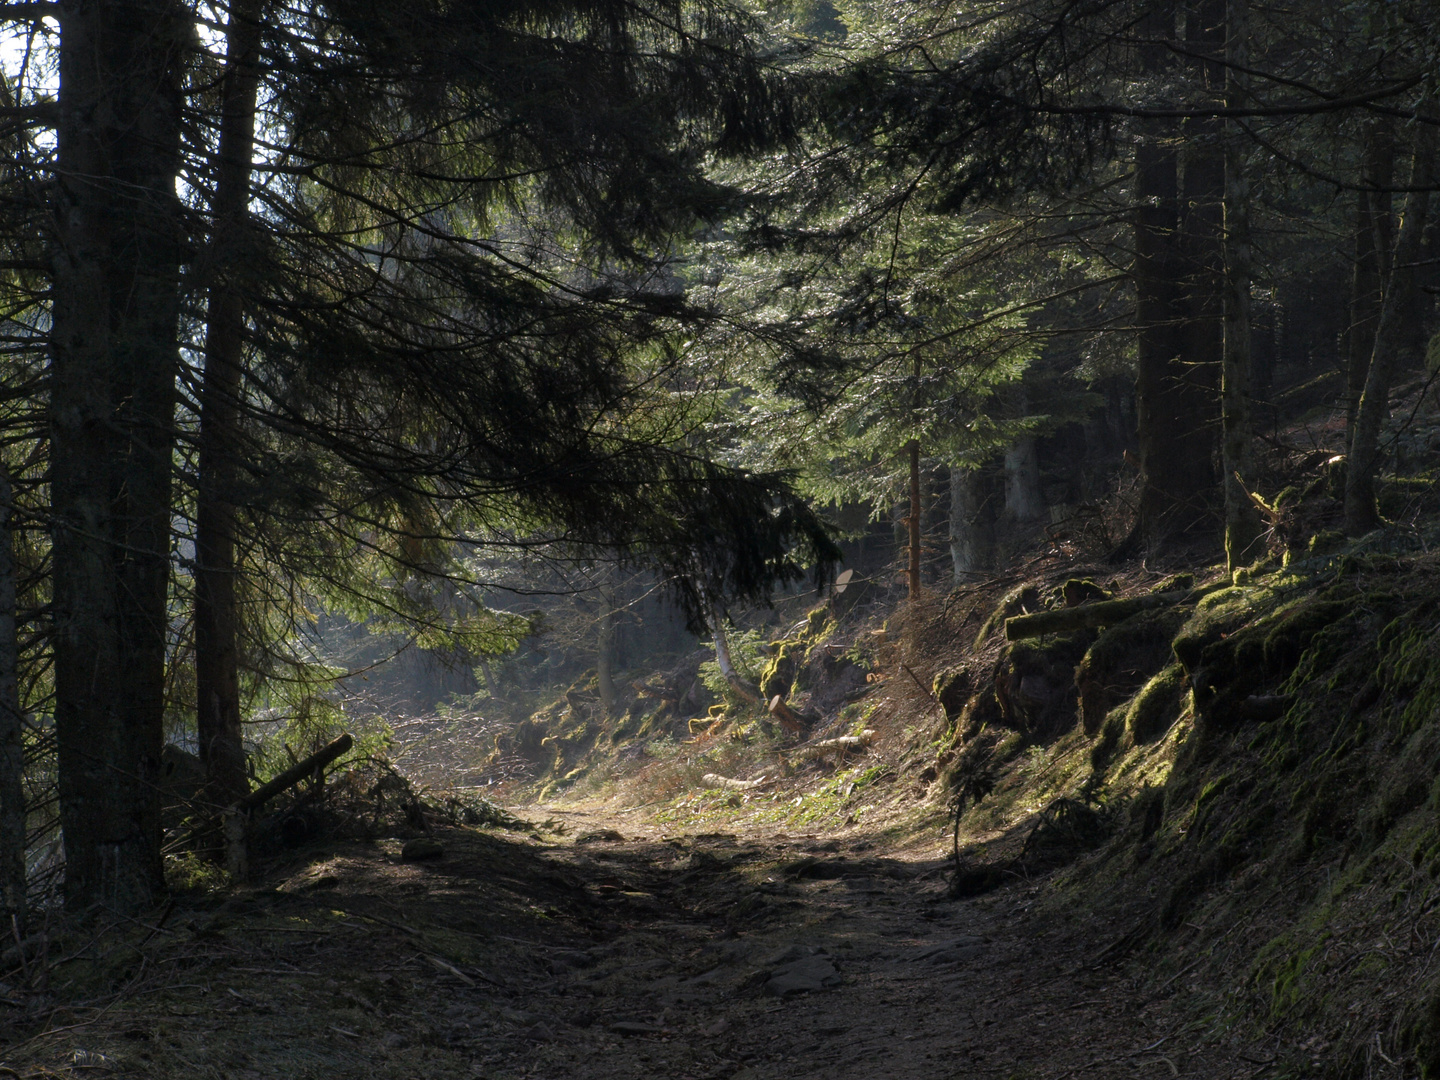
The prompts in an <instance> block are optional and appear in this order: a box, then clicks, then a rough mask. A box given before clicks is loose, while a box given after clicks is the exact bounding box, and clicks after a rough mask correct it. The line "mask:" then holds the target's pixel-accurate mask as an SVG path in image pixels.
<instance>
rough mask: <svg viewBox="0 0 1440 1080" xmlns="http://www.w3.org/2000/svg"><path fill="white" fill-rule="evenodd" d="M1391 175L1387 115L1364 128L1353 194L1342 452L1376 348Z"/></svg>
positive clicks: (1389, 239) (1392, 138)
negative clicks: (1357, 188)
mask: <svg viewBox="0 0 1440 1080" xmlns="http://www.w3.org/2000/svg"><path fill="white" fill-rule="evenodd" d="M1394 178H1395V132H1394V128H1393V125H1392V123H1391V122H1390V121H1389V120H1388V119H1384V120H1377V121H1374V122H1372V123H1371V124H1369V125H1368V126H1367V127H1366V129H1365V151H1364V158H1363V160H1362V163H1361V173H1360V184H1361V187H1360V191H1359V193H1358V194H1357V195H1356V197H1355V203H1356V205H1355V268H1354V271H1353V274H1352V277H1351V281H1350V327H1349V330H1348V332H1347V334H1346V345H1347V353H1348V356H1347V358H1346V359H1347V363H1346V367H1347V379H1346V383H1347V386H1346V400H1345V452H1346V454H1349V453H1350V448H1351V445H1352V444H1353V443H1354V441H1355V420H1356V417H1357V415H1358V413H1359V411H1360V397H1361V395H1362V394H1363V393H1364V392H1365V379H1366V377H1367V376H1368V375H1369V374H1370V357H1371V356H1372V355H1373V354H1374V352H1375V330H1376V327H1377V326H1378V325H1379V323H1380V310H1381V306H1382V304H1383V303H1384V297H1385V276H1386V266H1385V264H1386V263H1387V262H1388V260H1389V256H1390V249H1391V246H1392V245H1393V243H1394V240H1393V236H1392V234H1393V232H1394V229H1393V228H1392V224H1391V219H1390V214H1391V197H1390V193H1389V192H1388V191H1383V190H1381V189H1382V188H1388V187H1390V186H1391V184H1392V183H1393V182H1394Z"/></svg>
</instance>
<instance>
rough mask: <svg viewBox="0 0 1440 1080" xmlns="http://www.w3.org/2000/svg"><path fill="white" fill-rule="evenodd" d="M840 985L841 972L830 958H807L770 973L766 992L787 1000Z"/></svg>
mask: <svg viewBox="0 0 1440 1080" xmlns="http://www.w3.org/2000/svg"><path fill="white" fill-rule="evenodd" d="M838 985H840V972H838V971H837V970H836V969H835V965H834V964H832V963H831V962H830V958H829V957H828V956H807V957H805V958H804V959H803V960H792V961H791V962H790V963H788V964H784V965H782V966H781V967H778V968H776V969H775V970H774V971H772V972H771V973H770V978H769V980H768V981H767V982H766V983H765V992H766V993H767V994H770V995H772V996H774V997H779V998H785V997H790V996H791V995H792V994H805V993H810V992H812V991H817V990H828V989H830V988H831V987H832V986H838Z"/></svg>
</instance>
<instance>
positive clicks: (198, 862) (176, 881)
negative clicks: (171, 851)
mask: <svg viewBox="0 0 1440 1080" xmlns="http://www.w3.org/2000/svg"><path fill="white" fill-rule="evenodd" d="M165 887H166V888H167V889H169V890H170V892H172V893H190V894H200V895H210V894H213V893H220V892H224V891H225V890H226V889H228V888H230V874H229V873H228V872H227V871H226V870H225V869H224V868H223V867H220V866H217V865H216V864H215V863H213V862H211V861H210V860H209V859H202V858H201V857H200V856H199V855H197V854H196V853H195V852H193V851H185V852H181V853H180V854H179V855H167V856H165Z"/></svg>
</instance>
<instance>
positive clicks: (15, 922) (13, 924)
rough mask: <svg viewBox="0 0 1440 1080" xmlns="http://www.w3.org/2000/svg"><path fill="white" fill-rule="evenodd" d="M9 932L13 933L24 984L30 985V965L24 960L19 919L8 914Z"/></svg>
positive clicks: (23, 946)
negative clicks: (23, 975)
mask: <svg viewBox="0 0 1440 1080" xmlns="http://www.w3.org/2000/svg"><path fill="white" fill-rule="evenodd" d="M10 932H11V933H12V934H14V935H15V952H16V954H17V955H18V956H19V957H20V970H21V971H22V972H24V974H25V985H26V986H29V985H30V965H29V963H27V962H26V960H25V942H23V941H21V940H20V920H19V919H18V918H16V917H15V915H14V914H12V915H11V916H10Z"/></svg>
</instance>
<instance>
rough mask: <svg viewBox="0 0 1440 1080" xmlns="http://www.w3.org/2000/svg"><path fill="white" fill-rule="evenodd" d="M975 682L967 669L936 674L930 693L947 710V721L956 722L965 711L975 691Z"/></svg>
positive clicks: (956, 669)
mask: <svg viewBox="0 0 1440 1080" xmlns="http://www.w3.org/2000/svg"><path fill="white" fill-rule="evenodd" d="M974 689H975V687H974V685H973V680H972V679H971V676H970V672H969V670H968V669H966V668H963V667H961V668H949V669H947V670H945V671H941V672H939V673H938V674H936V676H935V678H934V680H933V681H932V682H931V684H930V692H931V693H932V694H934V695H935V700H936V701H938V702H939V703H940V706H941V708H943V709H944V710H945V719H946V720H949V721H954V719H955V718H956V717H957V716H959V715H960V714H961V713H962V712H963V711H964V709H965V705H966V703H967V702H968V701H969V700H970V695H971V693H972V692H973V691H974Z"/></svg>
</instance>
